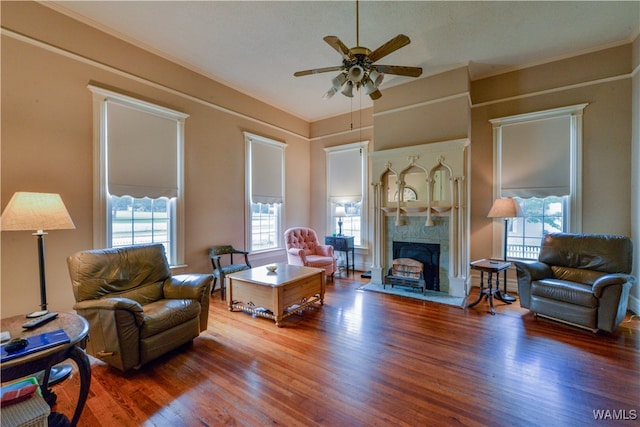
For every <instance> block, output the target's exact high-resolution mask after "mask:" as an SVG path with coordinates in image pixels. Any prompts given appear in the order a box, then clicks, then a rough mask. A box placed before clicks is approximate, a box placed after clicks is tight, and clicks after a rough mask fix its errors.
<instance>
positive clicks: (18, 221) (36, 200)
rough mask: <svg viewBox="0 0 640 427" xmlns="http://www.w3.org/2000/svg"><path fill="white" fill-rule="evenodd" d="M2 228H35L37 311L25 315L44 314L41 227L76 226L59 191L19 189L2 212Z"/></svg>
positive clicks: (55, 228) (26, 229) (25, 229)
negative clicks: (37, 282) (24, 190)
mask: <svg viewBox="0 0 640 427" xmlns="http://www.w3.org/2000/svg"><path fill="white" fill-rule="evenodd" d="M1 221H2V222H1V223H0V229H1V230H2V231H35V232H34V233H33V235H34V236H38V261H39V266H40V311H35V312H33V313H30V314H27V317H39V316H42V315H45V314H47V313H48V310H47V285H46V280H45V268H44V264H45V263H44V236H45V234H47V233H46V232H45V231H44V230H69V229H74V228H76V227H75V225H74V224H73V221H72V220H71V216H69V212H68V211H67V208H66V207H65V206H64V203H63V202H62V198H61V197H60V195H59V194H54V193H28V192H23V191H19V192H17V193H15V194H14V195H13V197H11V200H9V204H8V205H7V207H6V208H5V210H4V212H2V219H1Z"/></svg>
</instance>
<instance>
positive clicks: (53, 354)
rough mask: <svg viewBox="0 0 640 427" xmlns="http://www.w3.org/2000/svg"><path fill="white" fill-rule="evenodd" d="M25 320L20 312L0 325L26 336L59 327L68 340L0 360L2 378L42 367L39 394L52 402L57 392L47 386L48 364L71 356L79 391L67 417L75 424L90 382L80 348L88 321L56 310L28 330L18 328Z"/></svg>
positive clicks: (49, 402) (85, 360) (14, 335)
mask: <svg viewBox="0 0 640 427" xmlns="http://www.w3.org/2000/svg"><path fill="white" fill-rule="evenodd" d="M26 320H27V319H25V317H24V316H14V317H9V318H6V319H2V320H1V321H0V327H1V328H2V330H3V331H9V332H10V333H11V338H18V337H23V338H26V337H30V336H34V335H39V334H42V333H43V332H51V331H55V330H58V329H63V330H64V331H65V332H66V333H67V335H68V336H69V338H70V342H69V343H67V344H62V345H59V346H56V347H52V348H48V349H46V350H42V351H38V352H35V353H31V354H27V355H25V356H21V357H18V358H15V359H12V360H9V361H7V362H2V363H0V374H1V375H2V381H3V382H5V381H12V380H15V379H18V378H22V377H26V376H28V375H33V374H35V373H37V372H40V371H45V374H44V378H43V380H42V397H44V399H45V400H46V402H47V403H48V404H49V406H53V405H54V404H55V402H56V399H57V396H56V394H55V393H54V392H53V390H51V389H50V388H49V374H50V372H51V368H52V367H53V366H54V365H57V364H58V363H61V362H63V361H65V360H67V359H71V360H73V361H74V362H75V363H76V365H78V371H79V374H80V394H79V396H78V404H77V405H76V409H75V412H74V414H73V418H72V419H71V426H75V425H77V424H78V420H79V419H80V414H82V410H83V409H84V404H85V403H86V401H87V396H88V395H89V386H90V384H91V364H90V363H89V357H87V353H85V351H84V348H85V347H86V343H87V339H88V336H89V324H88V323H87V321H86V320H85V319H84V318H83V317H81V316H78V315H77V314H74V313H59V315H58V317H57V318H56V319H55V320H52V321H51V322H49V323H46V324H44V325H42V326H39V327H37V328H35V329H31V330H26V329H23V328H22V324H23V323H25V322H26Z"/></svg>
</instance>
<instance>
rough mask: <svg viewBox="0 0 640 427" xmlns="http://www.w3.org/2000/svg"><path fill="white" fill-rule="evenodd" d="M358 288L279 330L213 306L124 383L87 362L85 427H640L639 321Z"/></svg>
mask: <svg viewBox="0 0 640 427" xmlns="http://www.w3.org/2000/svg"><path fill="white" fill-rule="evenodd" d="M351 279H352V280H348V279H336V280H335V283H333V284H332V283H329V284H328V286H327V295H326V299H325V305H324V306H322V307H317V308H309V309H306V310H305V311H303V312H302V314H300V315H294V316H291V317H289V318H288V319H286V320H285V321H284V326H283V327H282V328H277V327H276V326H275V325H274V322H273V321H270V320H267V319H263V318H254V317H252V316H251V315H249V314H246V313H240V312H229V311H228V310H227V307H226V305H225V304H224V303H223V302H222V301H220V296H219V294H215V295H214V296H213V297H212V302H211V312H210V322H209V328H208V330H207V331H206V332H204V333H203V334H201V336H200V337H199V338H197V339H196V340H194V342H193V344H192V345H191V346H188V347H186V348H182V349H180V350H179V351H175V352H173V353H171V354H170V355H167V356H166V357H163V358H161V359H160V360H157V361H155V362H153V363H151V364H149V365H147V366H144V367H143V368H142V369H140V370H139V371H132V372H129V373H127V374H121V373H119V372H118V371H117V370H115V369H112V368H110V367H108V366H107V365H105V364H103V363H102V362H100V361H97V360H96V359H93V358H92V373H93V378H92V383H91V392H90V395H89V399H88V401H87V405H86V407H85V409H84V412H83V414H82V417H81V419H80V425H81V426H138V425H144V426H265V425H279V426H390V425H398V426H403V425H404V426H510V427H512V426H544V427H549V426H589V425H607V426H612V425H637V423H638V421H637V419H638V417H640V413H639V412H640V380H639V372H640V357H639V356H640V352H639V348H640V341H639V339H638V333H639V332H640V320H638V319H637V318H633V319H631V320H629V321H627V322H625V323H623V324H622V326H621V327H620V328H619V329H618V331H617V333H616V334H614V335H604V334H603V335H601V334H593V333H591V332H588V331H583V330H580V329H577V328H573V327H569V326H566V325H562V324H559V323H555V322H551V321H548V320H544V319H538V318H535V317H534V316H532V315H531V314H530V313H529V312H528V311H526V310H523V309H521V308H520V306H519V304H518V303H515V304H512V305H510V306H507V305H505V304H503V303H500V302H498V303H497V304H496V311H497V314H496V315H495V316H491V315H489V314H488V312H487V305H486V304H485V302H481V303H480V304H478V305H477V306H476V307H474V308H472V309H466V310H463V309H459V308H456V307H451V306H446V305H440V304H435V303H430V302H422V301H418V300H413V299H407V298H402V297H397V296H391V295H383V294H378V293H373V292H365V291H360V290H358V287H359V286H361V285H362V282H361V280H360V278H359V276H358V275H356V276H355V278H353V277H352V278H351ZM476 290H477V289H476ZM628 319H629V318H628ZM78 389H79V381H78V376H77V375H75V374H74V375H73V376H72V377H71V379H69V380H67V381H65V382H63V383H62V384H59V385H57V386H55V388H54V390H55V391H56V393H57V394H58V404H57V406H56V407H55V410H57V411H59V412H63V413H65V414H70V413H72V410H73V407H74V405H75V400H76V397H77V393H78ZM594 411H609V412H601V413H600V416H605V417H607V418H608V421H600V420H597V419H596V415H594ZM621 418H626V420H620V419H621ZM616 419H618V420H617V421H616Z"/></svg>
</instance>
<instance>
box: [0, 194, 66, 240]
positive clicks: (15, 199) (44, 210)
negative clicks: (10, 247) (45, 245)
mask: <svg viewBox="0 0 640 427" xmlns="http://www.w3.org/2000/svg"><path fill="white" fill-rule="evenodd" d="M0 221H1V222H0V229H1V230H2V231H38V230H70V229H74V228H76V226H75V225H74V224H73V221H72V220H71V216H70V215H69V212H68V211H67V208H66V207H65V205H64V203H63V202H62V198H61V197H60V195H59V194H55V193H30V192H23V191H19V192H16V193H15V194H14V195H13V196H12V197H11V200H9V204H7V207H6V208H5V210H4V212H2V219H1V220H0Z"/></svg>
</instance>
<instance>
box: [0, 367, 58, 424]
mask: <svg viewBox="0 0 640 427" xmlns="http://www.w3.org/2000/svg"><path fill="white" fill-rule="evenodd" d="M0 392H1V394H2V411H0V418H1V419H0V424H1V425H2V426H16V427H40V426H46V425H47V419H48V417H49V414H50V413H51V409H50V408H49V405H47V402H45V400H44V399H43V398H42V393H41V391H40V387H39V386H38V381H37V380H36V378H35V377H29V378H26V379H23V380H20V381H17V382H14V383H11V384H7V385H4V386H2V388H0Z"/></svg>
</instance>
